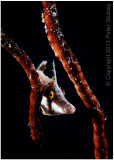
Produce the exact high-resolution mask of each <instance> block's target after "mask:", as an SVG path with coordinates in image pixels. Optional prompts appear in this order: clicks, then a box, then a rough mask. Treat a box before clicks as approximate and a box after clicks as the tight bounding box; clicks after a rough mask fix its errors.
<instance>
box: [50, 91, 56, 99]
mask: <svg viewBox="0 0 114 160" xmlns="http://www.w3.org/2000/svg"><path fill="white" fill-rule="evenodd" d="M54 95H55V92H54V91H51V92H50V93H49V98H50V99H53V98H54Z"/></svg>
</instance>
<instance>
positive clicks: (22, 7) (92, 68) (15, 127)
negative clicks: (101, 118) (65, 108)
mask: <svg viewBox="0 0 114 160" xmlns="http://www.w3.org/2000/svg"><path fill="white" fill-rule="evenodd" d="M106 3H107V2H57V8H58V13H59V17H60V25H61V28H62V31H63V33H64V35H65V39H66V41H67V43H68V44H69V46H70V47H71V49H72V51H73V52H74V53H75V54H76V57H77V58H78V60H79V62H80V64H81V67H82V70H83V72H84V75H85V76H86V79H87V81H88V83H89V85H90V88H91V89H92V90H93V92H94V93H95V95H96V97H97V98H98V100H99V102H100V104H101V107H102V108H103V111H104V114H105V117H107V120H106V125H105V128H106V137H107V140H108V147H109V158H112V143H113V139H112V79H111V86H109V87H107V86H106V85H105V82H106V80H105V76H106V56H105V30H106V24H105V18H106V15H105V12H106ZM108 3H111V2H108ZM111 4H112V3H111ZM42 9H43V8H42V4H41V2H2V11H1V13H2V14H1V15H2V30H3V32H5V33H7V34H8V35H9V37H11V38H12V39H13V40H15V42H16V43H17V44H18V45H19V47H20V48H22V49H24V50H25V51H26V52H27V54H28V55H29V57H30V58H31V59H32V61H33V63H34V64H35V66H36V67H37V66H38V65H39V64H40V63H41V61H42V60H47V61H48V65H47V69H46V72H45V73H46V74H47V75H48V76H50V77H51V76H52V65H51V63H52V61H53V59H54V60H55V64H56V70H57V77H58V84H59V86H62V88H64V89H65V91H66V97H67V99H68V100H69V101H70V102H71V103H72V104H73V105H74V106H76V108H77V110H76V112H75V114H74V115H64V116H55V117H47V116H44V115H42V114H41V115H40V116H41V122H42V127H43V130H44V133H45V135H46V137H47V138H46V139H47V140H46V142H45V144H44V145H43V146H39V145H38V144H34V143H33V141H32V139H31V136H30V128H29V127H28V125H27V124H28V123H29V122H28V116H29V114H28V112H29V95H30V83H29V80H28V79H27V76H26V74H25V72H24V70H23V69H22V67H21V66H20V65H19V64H18V63H17V61H16V60H15V59H14V58H13V57H12V56H11V55H10V54H9V53H7V52H6V51H5V50H4V49H2V63H1V64H2V72H1V73H2V126H1V127H2V135H1V138H2V158H75V159H76V158H82V159H83V158H94V149H93V148H94V144H93V139H92V137H93V133H92V124H91V118H90V115H89V113H88V111H87V109H86V107H85V106H84V104H83V102H82V100H81V99H80V98H79V96H78V95H77V93H76V91H75V88H74V86H73V84H72V83H71V81H70V80H69V78H68V77H67V74H66V72H65V71H64V69H63V67H62V65H61V63H60V62H59V60H58V59H57V58H56V57H55V56H54V54H53V51H52V49H51V47H50V46H49V43H48V40H47V37H46V34H45V31H44V25H43V24H42V22H41V13H42ZM111 56H112V55H111ZM111 78H112V75H111Z"/></svg>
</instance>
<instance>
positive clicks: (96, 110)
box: [42, 1, 108, 159]
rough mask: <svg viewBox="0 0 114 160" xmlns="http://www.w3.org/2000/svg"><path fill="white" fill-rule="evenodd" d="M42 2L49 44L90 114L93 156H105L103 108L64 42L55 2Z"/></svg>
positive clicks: (106, 155)
mask: <svg viewBox="0 0 114 160" xmlns="http://www.w3.org/2000/svg"><path fill="white" fill-rule="evenodd" d="M42 4H43V8H44V13H43V14H42V18H43V19H42V21H43V22H44V23H45V31H46V34H47V37H48V40H49V43H50V46H51V47H52V49H53V51H54V52H55V55H56V56H57V57H58V59H59V60H60V61H61V62H62V65H63V67H64V69H65V71H66V72H67V74H68V76H69V78H70V79H71V81H72V82H73V84H74V85H75V89H76V91H77V93H78V95H79V96H80V98H81V99H82V101H83V102H84V104H85V106H86V107H87V108H88V109H89V112H90V114H91V117H92V124H93V141H94V154H95V158H97V159H101V158H107V157H108V145H107V140H106V137H105V130H104V124H105V118H104V113H103V110H102V108H101V106H100V104H99V102H98V100H97V98H96V97H95V95H94V93H93V92H92V91H91V89H90V87H89V85H88V83H87V81H86V79H85V76H84V74H83V72H82V69H81V66H80V64H79V62H78V60H77V58H76V57H75V55H74V53H73V52H72V51H71V49H70V47H69V46H68V44H67V43H66V42H65V39H64V35H63V33H62V31H61V28H60V26H59V19H58V13H57V8H56V2H53V1H44V2H42Z"/></svg>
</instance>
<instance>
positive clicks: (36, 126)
mask: <svg viewBox="0 0 114 160" xmlns="http://www.w3.org/2000/svg"><path fill="white" fill-rule="evenodd" d="M1 46H2V47H3V48H4V49H5V50H6V51H8V52H9V53H10V54H11V55H12V56H13V57H14V58H16V60H17V61H18V63H19V64H20V65H21V66H22V67H23V69H24V70H25V72H26V74H27V77H28V79H29V80H30V83H31V94H30V112H29V123H30V127H31V135H32V139H33V141H34V142H37V140H39V141H42V137H43V136H44V135H43V132H42V129H41V124H40V120H39V116H38V111H36V110H38V109H37V108H38V107H39V105H40V101H41V97H42V90H43V87H42V85H41V82H40V79H39V75H38V74H37V72H36V70H35V67H34V64H33V63H32V61H31V59H30V58H29V57H28V56H27V54H26V52H25V51H23V50H22V49H20V48H19V47H18V45H17V44H16V43H15V42H14V41H13V40H12V39H10V38H9V37H8V36H6V35H5V34H4V33H1Z"/></svg>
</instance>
